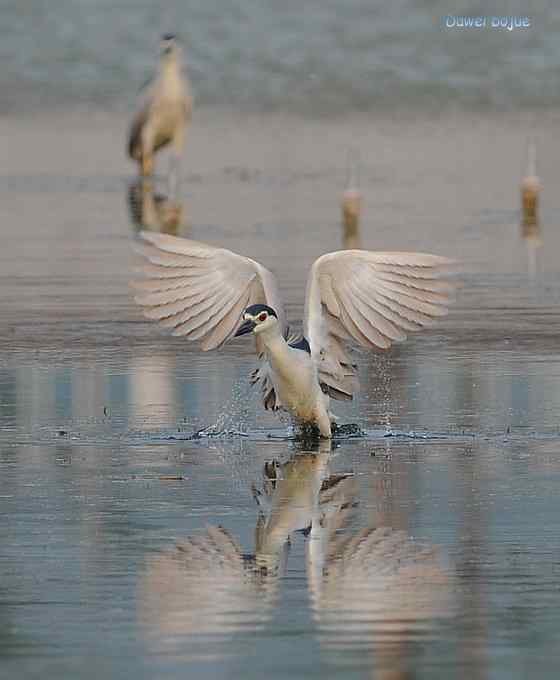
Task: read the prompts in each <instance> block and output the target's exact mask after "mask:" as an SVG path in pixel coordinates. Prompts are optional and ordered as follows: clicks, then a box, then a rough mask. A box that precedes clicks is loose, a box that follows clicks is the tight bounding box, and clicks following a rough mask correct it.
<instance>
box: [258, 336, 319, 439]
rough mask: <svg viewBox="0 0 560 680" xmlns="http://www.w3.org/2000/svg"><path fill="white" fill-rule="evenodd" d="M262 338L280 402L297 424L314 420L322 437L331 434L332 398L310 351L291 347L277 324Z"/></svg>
mask: <svg viewBox="0 0 560 680" xmlns="http://www.w3.org/2000/svg"><path fill="white" fill-rule="evenodd" d="M260 337H261V338H262V342H263V345H264V352H265V356H266V359H267V361H268V364H269V366H270V374H271V380H272V384H273V386H274V390H275V392H276V397H277V399H278V400H279V402H280V403H281V404H282V406H283V407H284V409H285V410H286V411H288V412H289V413H290V414H291V415H292V417H293V418H294V419H295V420H296V421H297V422H298V423H302V424H305V423H314V424H316V425H317V427H318V428H319V432H320V434H321V436H324V437H330V431H331V418H330V416H329V412H328V402H329V397H328V395H326V394H324V393H323V391H322V390H321V386H320V384H319V377H318V374H317V366H316V364H315V362H314V361H313V359H312V358H311V355H310V354H309V352H307V351H306V350H305V349H298V348H296V347H291V346H290V345H289V344H288V342H287V341H286V340H285V339H284V337H283V336H282V334H281V333H280V329H279V328H278V326H277V325H276V326H274V327H272V328H271V329H269V330H267V331H265V332H263V333H261V334H260Z"/></svg>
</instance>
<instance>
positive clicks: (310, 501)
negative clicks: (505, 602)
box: [138, 442, 450, 677]
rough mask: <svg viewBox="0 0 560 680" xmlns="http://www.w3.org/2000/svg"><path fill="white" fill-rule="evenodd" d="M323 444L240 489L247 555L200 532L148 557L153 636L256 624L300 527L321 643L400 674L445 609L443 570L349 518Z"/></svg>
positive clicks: (353, 483) (353, 491) (146, 605)
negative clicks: (248, 534) (252, 503)
mask: <svg viewBox="0 0 560 680" xmlns="http://www.w3.org/2000/svg"><path fill="white" fill-rule="evenodd" d="M331 446H332V445H331V443H330V442H321V443H319V444H317V447H316V448H314V449H313V450H309V449H306V450H303V451H300V452H298V453H296V454H295V455H293V456H292V457H291V458H290V459H289V460H287V461H286V462H279V461H277V460H273V461H270V462H267V463H266V464H265V465H264V469H263V472H262V479H261V480H259V481H258V482H255V483H253V484H252V485H251V491H252V493H253V497H254V498H255V500H256V503H257V506H258V516H257V521H256V527H255V548H254V552H252V553H250V554H244V553H243V551H242V548H241V546H240V544H239V543H238V541H237V539H236V538H235V537H234V536H232V535H231V534H230V533H229V532H228V531H227V530H226V529H224V528H222V527H209V528H208V529H207V530H206V532H205V533H203V534H202V535H198V536H190V537H188V538H186V539H185V540H183V541H181V542H179V543H178V544H177V545H174V546H173V547H172V548H170V549H168V550H164V551H163V552H162V553H160V554H159V555H156V556H155V557H151V558H149V559H148V560H147V563H146V567H145V570H144V573H143V574H142V576H141V579H140V587H139V591H138V592H139V612H140V616H141V620H142V624H143V625H144V629H145V630H146V634H147V636H148V638H149V639H150V640H151V641H152V642H155V643H156V644H158V646H160V647H162V648H169V646H170V645H171V646H172V645H178V644H179V641H181V644H185V643H186V642H187V643H188V640H189V638H191V636H192V635H194V634H196V635H197V636H198V637H199V636H200V635H212V636H215V635H231V634H234V633H235V632H236V630H238V629H239V628H241V626H243V627H244V630H245V631H246V630H247V627H248V626H249V627H252V628H254V629H257V628H260V627H262V626H263V624H264V623H265V621H266V620H267V619H269V618H271V616H272V612H273V609H274V606H275V604H276V602H277V601H278V593H279V583H280V581H281V577H282V576H283V575H285V573H286V569H287V565H288V562H289V559H290V547H291V545H292V542H293V541H294V540H295V536H296V534H300V535H301V536H303V539H302V540H304V541H305V551H304V555H305V558H304V559H305V572H306V574H307V590H308V593H309V600H310V602H311V608H312V616H313V619H314V621H315V624H316V627H317V635H318V639H319V643H320V645H321V647H322V648H323V649H325V651H327V652H328V651H329V650H335V651H341V650H345V649H348V650H350V649H352V650H354V651H356V649H357V648H360V649H363V651H364V652H368V654H369V656H367V657H366V659H369V661H367V662H366V665H368V666H371V668H372V669H373V668H375V672H376V673H377V672H379V673H380V675H379V677H403V675H401V672H400V670H399V669H401V668H402V669H405V668H408V667H409V666H408V657H407V649H408V644H409V642H410V641H414V640H415V639H417V638H418V636H419V635H426V634H428V635H429V632H430V630H431V629H432V627H433V626H432V624H433V621H434V619H435V618H437V617H443V616H446V615H448V614H449V611H450V608H449V606H450V588H449V577H448V574H447V572H446V570H445V569H444V568H443V566H442V565H441V561H440V557H439V554H438V551H437V549H436V548H435V547H434V546H432V545H430V544H425V543H419V542H417V541H415V540H414V539H412V538H411V537H410V536H409V535H408V534H407V533H406V532H405V531H402V530H399V529H393V528H392V527H390V526H373V525H370V524H369V523H367V521H365V522H364V521H363V520H361V519H360V513H359V511H358V507H359V503H358V500H359V488H358V487H359V485H358V483H357V478H356V477H355V476H354V474H353V473H352V472H349V471H344V472H338V471H331V470H330V467H331V464H332V462H333V453H332V450H331ZM363 659H364V657H363V656H362V657H361V663H362V662H363ZM385 671H387V672H385Z"/></svg>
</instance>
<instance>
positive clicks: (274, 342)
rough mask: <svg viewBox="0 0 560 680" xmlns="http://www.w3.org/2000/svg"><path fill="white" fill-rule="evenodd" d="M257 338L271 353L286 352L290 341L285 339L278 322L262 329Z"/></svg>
mask: <svg viewBox="0 0 560 680" xmlns="http://www.w3.org/2000/svg"><path fill="white" fill-rule="evenodd" d="M257 338H258V339H259V341H260V342H261V343H262V345H263V346H264V348H265V350H266V351H267V352H268V353H269V354H272V355H278V354H281V353H284V352H286V351H287V349H288V343H287V342H286V341H285V340H284V337H283V335H282V333H281V332H280V326H279V325H278V324H275V325H274V326H271V327H270V328H267V329H266V330H264V331H261V332H260V333H259V334H258V335H257Z"/></svg>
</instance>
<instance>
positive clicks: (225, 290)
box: [132, 232, 287, 405]
mask: <svg viewBox="0 0 560 680" xmlns="http://www.w3.org/2000/svg"><path fill="white" fill-rule="evenodd" d="M140 237H141V239H142V240H141V242H140V243H139V244H138V245H137V247H136V250H137V251H138V252H139V254H140V255H141V257H142V258H143V267H142V270H141V271H142V273H143V274H144V276H145V278H144V279H142V280H140V281H135V282H133V284H132V285H133V286H134V287H135V288H136V289H138V291H139V293H138V295H137V296H136V297H135V300H136V302H137V303H138V304H139V305H141V306H142V307H143V311H144V314H145V316H146V317H148V318H149V319H153V320H155V321H157V322H158V324H159V325H160V326H161V327H162V328H169V329H171V333H172V335H176V336H185V337H186V338H187V339H188V340H192V341H198V342H200V345H201V348H202V350H204V351H208V350H211V349H215V348H216V347H220V346H221V345H223V344H224V343H225V342H227V340H229V339H230V338H231V337H232V336H233V335H234V334H235V331H236V330H237V328H238V327H239V325H240V322H241V319H242V315H243V311H244V309H245V308H246V307H248V306H249V305H251V304H256V303H263V304H267V305H269V306H270V307H272V308H273V309H274V310H275V311H276V314H277V315H278V320H279V322H280V324H281V327H282V332H283V333H284V334H286V333H287V325H286V320H285V318H286V317H285V312H284V306H283V304H282V299H281V298H280V295H279V292H278V287H277V284H276V279H275V278H274V276H273V275H272V274H271V273H270V272H269V271H268V270H267V269H265V268H264V267H263V266H262V265H260V264H259V263H258V262H255V261H254V260H251V259H249V258H248V257H243V256H241V255H237V254H236V253H233V252H231V251H230V250H226V249H224V248H216V247H213V246H209V245H206V244H204V243H199V242H196V241H191V240H188V239H184V238H178V237H174V236H169V235H167V234H159V233H157V232H142V233H141V234H140ZM257 352H258V353H260V349H259V347H258V345H257ZM265 363H266V361H265V359H264V357H261V367H262V368H263V370H262V371H261V372H260V373H259V378H260V380H261V383H262V387H263V398H264V399H265V401H266V404H268V405H275V404H277V399H276V395H275V394H274V388H273V387H272V384H271V382H270V380H269V379H268V374H269V372H268V371H267V370H266V366H264V364H265Z"/></svg>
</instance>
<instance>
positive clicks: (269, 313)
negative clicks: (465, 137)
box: [235, 305, 278, 337]
mask: <svg viewBox="0 0 560 680" xmlns="http://www.w3.org/2000/svg"><path fill="white" fill-rule="evenodd" d="M277 323H278V317H277V316H276V312H275V311H274V310H273V309H272V307H269V306H268V305H251V306H250V307H247V309H246V310H245V311H244V312H243V323H242V324H241V326H239V328H238V329H237V333H236V334H235V337H237V336H238V335H245V334H246V333H255V334H258V333H262V332H263V331H265V330H267V329H268V328H272V327H273V326H275V325H276V324H277Z"/></svg>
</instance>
